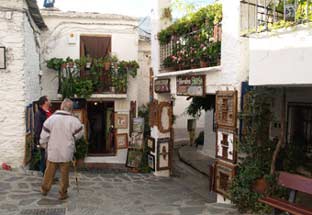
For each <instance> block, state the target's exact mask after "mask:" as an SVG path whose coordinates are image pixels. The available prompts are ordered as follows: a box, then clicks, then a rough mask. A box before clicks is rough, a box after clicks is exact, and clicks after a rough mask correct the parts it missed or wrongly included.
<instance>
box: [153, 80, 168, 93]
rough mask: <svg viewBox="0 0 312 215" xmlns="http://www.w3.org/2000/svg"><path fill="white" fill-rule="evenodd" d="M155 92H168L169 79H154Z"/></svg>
mask: <svg viewBox="0 0 312 215" xmlns="http://www.w3.org/2000/svg"><path fill="white" fill-rule="evenodd" d="M155 92H156V93H170V79H157V80H155Z"/></svg>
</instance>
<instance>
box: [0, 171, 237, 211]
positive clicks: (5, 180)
mask: <svg viewBox="0 0 312 215" xmlns="http://www.w3.org/2000/svg"><path fill="white" fill-rule="evenodd" d="M34 173H35V172H28V174H22V173H16V172H8V171H2V170H0V214H1V215H2V214H3V215H13V214H14V215H17V214H21V215H23V214H25V215H26V214H32V215H35V214H38V215H41V214H44V215H50V214H51V215H64V214H66V215H80V214H81V215H100V214H103V215H104V214H105V215H130V214H131V215H132V214H133V215H143V214H144V215H145V214H147V215H193V214H194V215H196V214H203V215H204V214H219V215H221V214H224V215H225V214H231V215H236V214H238V212H237V211H236V210H235V209H234V208H232V206H230V205H222V204H216V203H209V198H208V199H207V198H204V197H203V196H202V195H200V194H198V193H197V192H194V191H193V190H192V189H189V188H187V187H186V186H185V185H184V184H183V183H180V180H181V179H180V178H177V177H171V178H163V177H155V176H153V175H152V174H132V173H96V172H95V173H91V172H80V173H79V193H78V192H77V188H76V184H75V180H74V179H75V178H74V175H73V174H71V176H70V189H69V195H70V197H69V199H68V200H65V201H59V200H57V197H58V185H56V184H55V185H53V188H52V190H51V191H50V193H49V194H48V196H47V197H43V196H41V194H40V192H39V187H40V183H41V180H42V178H41V177H40V176H38V175H37V174H34Z"/></svg>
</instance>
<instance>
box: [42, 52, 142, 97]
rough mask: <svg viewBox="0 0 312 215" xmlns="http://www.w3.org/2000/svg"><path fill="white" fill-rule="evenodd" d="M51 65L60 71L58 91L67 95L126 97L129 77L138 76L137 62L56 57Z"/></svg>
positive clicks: (49, 65)
mask: <svg viewBox="0 0 312 215" xmlns="http://www.w3.org/2000/svg"><path fill="white" fill-rule="evenodd" d="M47 66H48V68H50V69H53V70H55V71H57V72H58V78H59V81H58V82H59V87H58V93H59V94H61V95H62V97H67V98H73V97H76V98H89V97H91V98H125V97H126V96H127V88H128V76H129V75H130V76H132V77H133V78H135V77H136V75H137V69H138V68H139V65H138V63H137V62H136V61H118V59H117V58H114V60H113V61H108V60H103V59H101V58H99V59H96V58H94V59H91V58H90V59H85V58H82V59H77V60H72V59H70V58H67V59H66V60H63V59H59V58H52V59H50V60H49V61H48V62H47Z"/></svg>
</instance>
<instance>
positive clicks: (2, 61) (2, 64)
mask: <svg viewBox="0 0 312 215" xmlns="http://www.w3.org/2000/svg"><path fill="white" fill-rule="evenodd" d="M0 69H6V48H5V47H4V46H0Z"/></svg>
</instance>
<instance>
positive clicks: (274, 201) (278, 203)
mask: <svg viewBox="0 0 312 215" xmlns="http://www.w3.org/2000/svg"><path fill="white" fill-rule="evenodd" d="M278 184H279V185H280V186H282V187H285V188H289V189H290V190H291V191H290V194H289V199H288V201H285V200H282V199H279V198H273V197H264V198H261V199H259V200H258V201H259V202H262V203H264V204H267V205H269V206H271V207H273V214H276V213H277V211H285V212H288V213H290V214H294V215H312V208H307V207H303V206H301V205H298V204H296V203H295V200H296V193H297V191H300V192H303V193H307V194H311V195H312V178H307V177H304V176H300V175H295V174H291V173H287V172H280V175H279V177H278ZM309 207H310V206H309ZM311 207H312V203H311Z"/></svg>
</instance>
